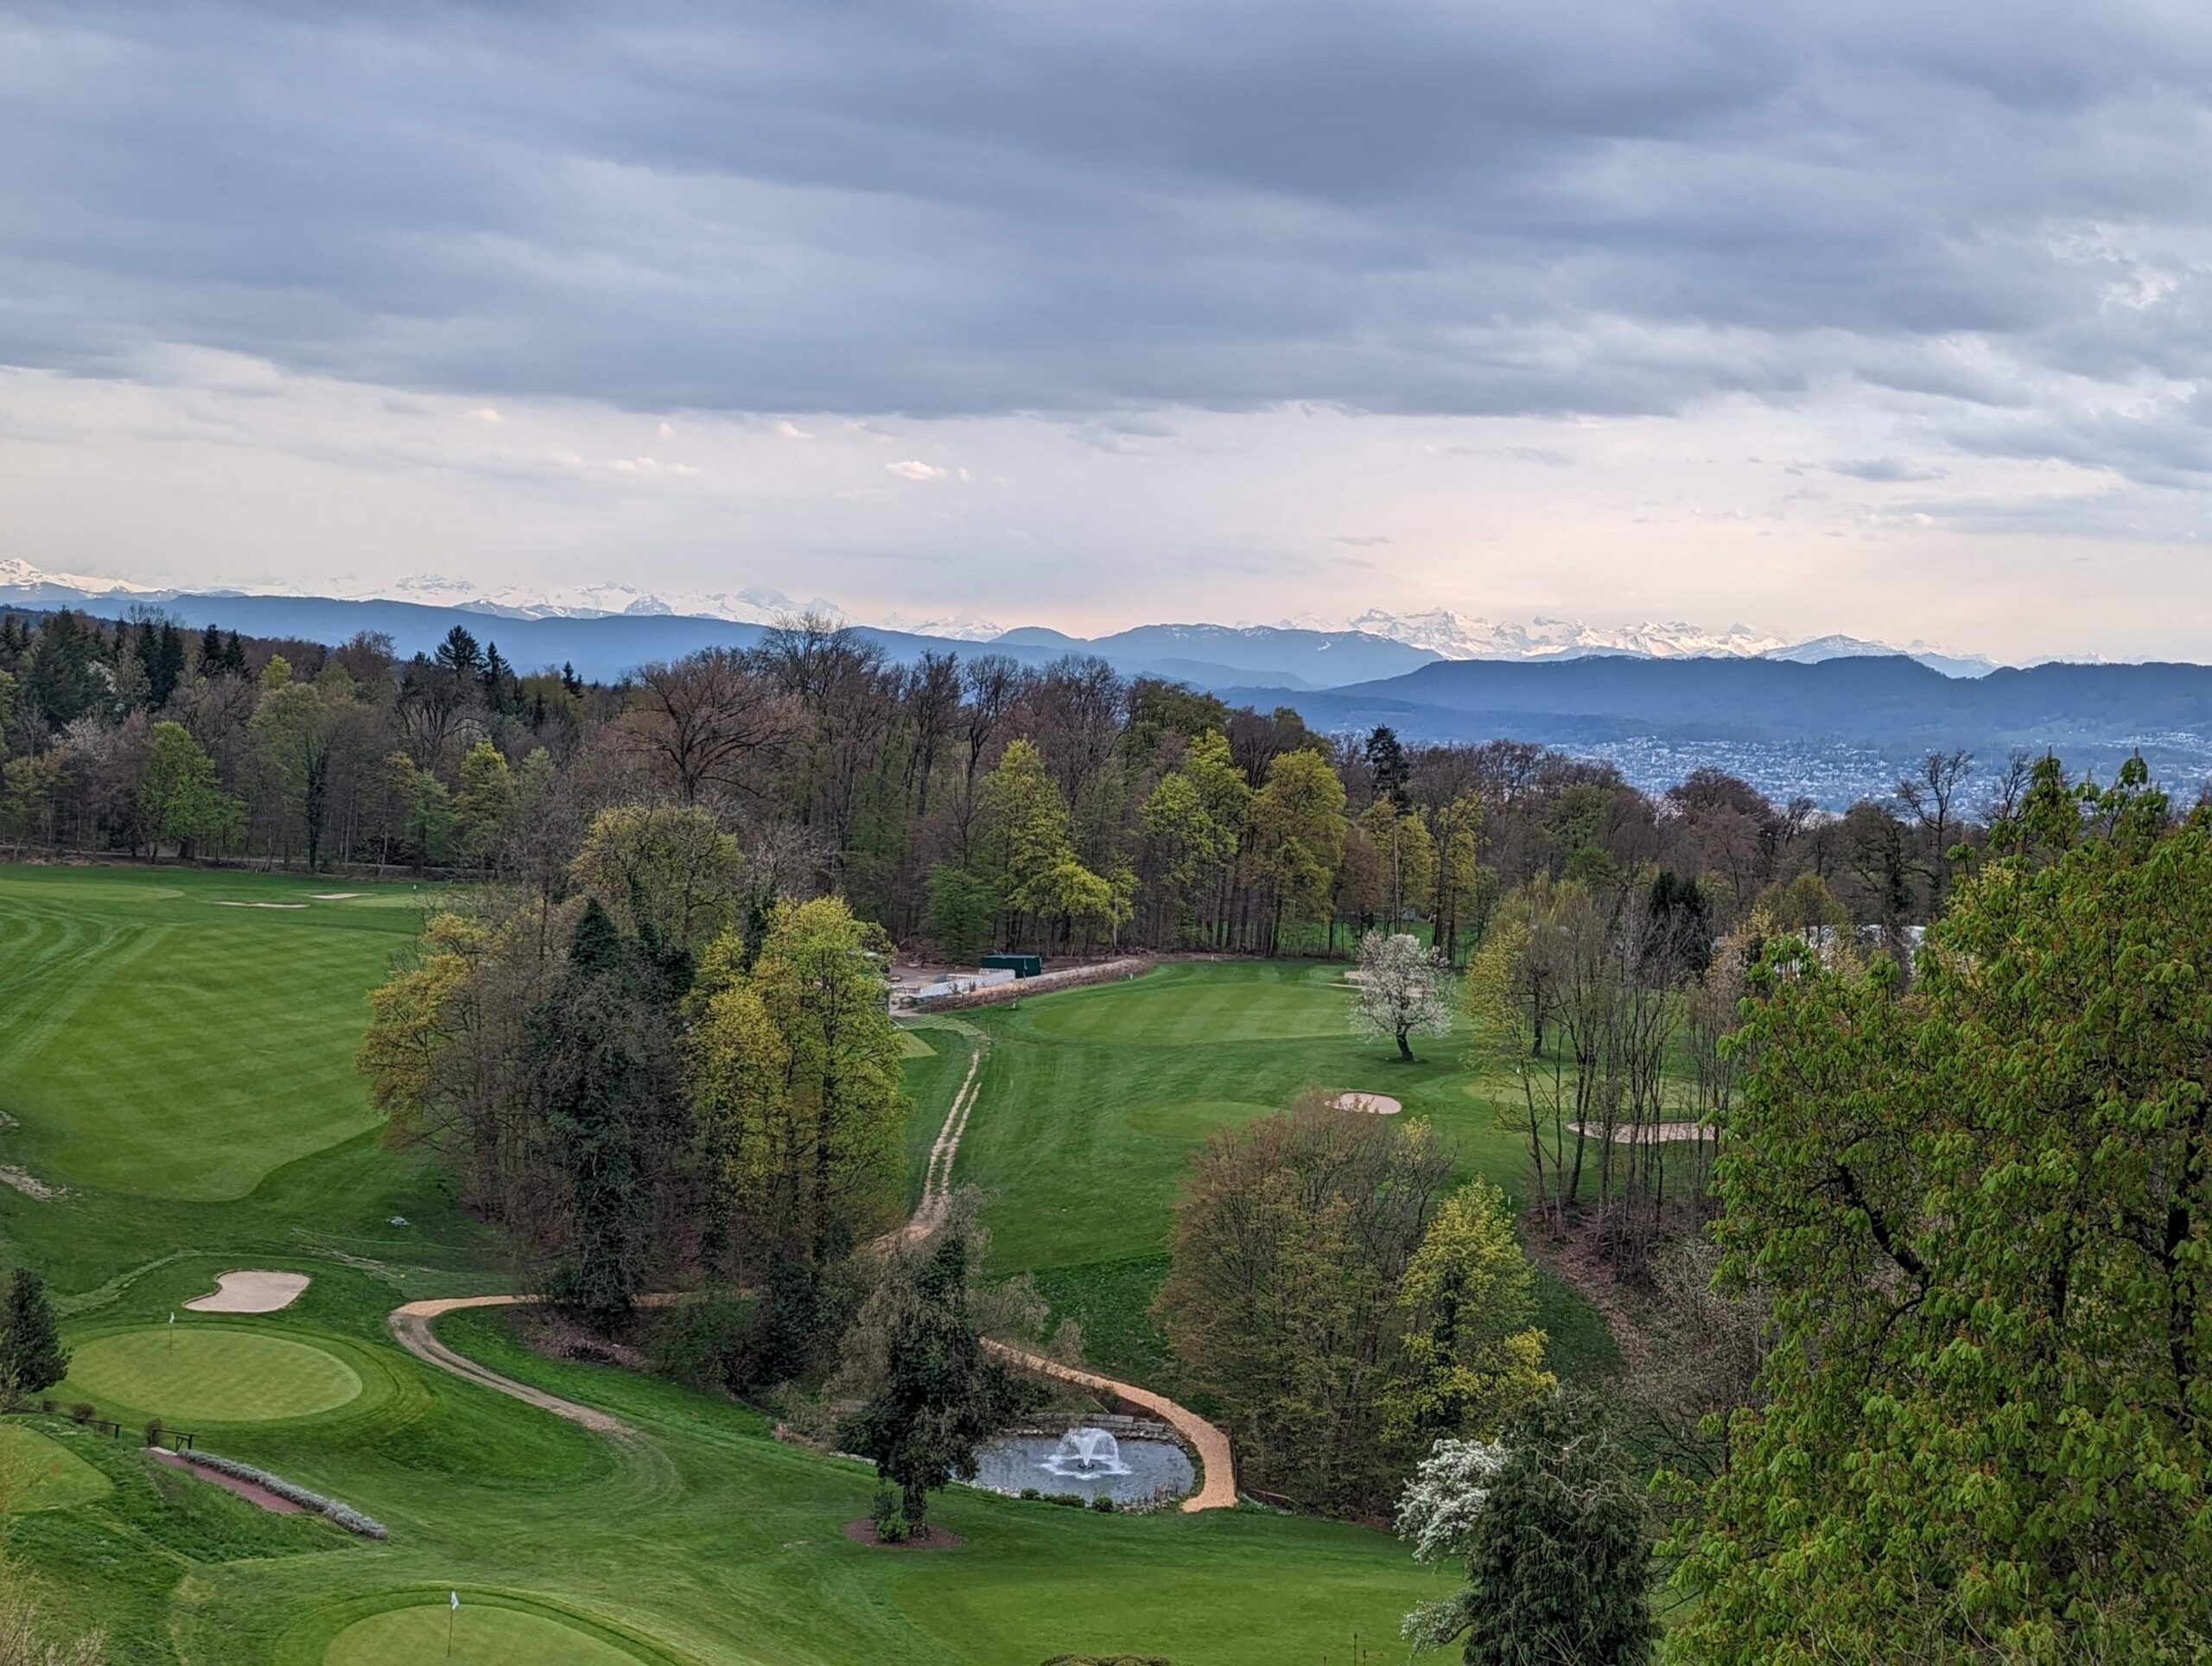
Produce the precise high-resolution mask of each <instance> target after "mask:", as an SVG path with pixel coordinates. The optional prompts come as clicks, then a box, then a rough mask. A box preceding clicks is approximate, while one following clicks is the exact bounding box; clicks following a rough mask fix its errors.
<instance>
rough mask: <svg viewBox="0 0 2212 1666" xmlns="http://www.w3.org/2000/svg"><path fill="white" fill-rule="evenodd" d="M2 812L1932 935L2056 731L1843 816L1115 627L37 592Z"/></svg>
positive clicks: (25, 829) (16, 845)
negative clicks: (332, 605)
mask: <svg viewBox="0 0 2212 1666" xmlns="http://www.w3.org/2000/svg"><path fill="white" fill-rule="evenodd" d="M494 622H495V621H491V620H487V621H486V625H487V628H488V627H489V626H491V625H492V624H493V623H494ZM0 754H3V756H0V846H4V848H6V849H9V850H10V852H12V853H14V854H16V855H23V854H30V853H36V852H79V853H98V852H114V853H121V854H124V855H137V856H140V857H144V858H149V859H152V860H155V861H163V860H171V859H175V858H179V857H186V858H195V859H201V860H207V859H217V860H226V861H251V862H257V863H263V864H267V865H270V866H277V867H283V866H297V865H305V866H308V867H310V868H312V867H315V866H317V865H319V864H320V865H327V864H348V865H352V864H374V865H377V866H379V867H382V868H404V869H407V870H410V871H416V872H437V873H455V874H485V875H491V876H495V877H499V878H501V879H505V880H510V881H515V882H517V883H518V884H522V885H525V886H532V885H534V886H537V887H541V888H543V887H548V886H549V885H550V884H551V883H552V881H553V878H554V876H556V875H557V874H560V873H563V872H564V871H565V868H566V865H567V863H568V862H569V860H570V858H571V857H572V856H573V855H574V854H575V849H577V847H578V846H579V844H580V843H581V841H582V836H583V833H584V830H585V829H586V828H587V827H588V826H589V824H590V823H591V822H592V820H593V818H594V817H595V816H596V815H597V814H598V813H599V812H600V811H603V810H606V809H607V808H610V807H613V806H615V805H621V804H637V805H647V806H654V807H661V808H696V809H701V810H703V811H707V812H708V813H709V815H711V817H713V818H714V819H715V822H716V823H717V824H718V825H719V826H721V828H722V829H723V830H726V831H728V832H729V833H731V834H732V835H734V836H735V837H736V839H737V840H738V842H739V844H740V845H741V848H742V849H743V850H744V852H745V856H746V862H747V870H748V881H747V883H748V885H749V886H751V887H753V888H754V889H755V890H756V891H758V892H760V893H762V894H772V895H778V896H796V897H802V898H804V897H806V896H812V895H819V894H826V893H836V894H838V895H841V896H842V897H844V898H845V899H847V900H848V901H849V904H850V905H851V906H852V909H853V911H854V912H855V914H857V915H859V916H860V917H861V918H863V919H868V920H871V921H873V922H874V923H875V924H877V925H880V926H881V927H882V928H883V930H884V931H885V932H887V933H888V934H889V935H890V936H891V937H892V938H893V939H894V940H895V941H897V942H899V943H900V944H910V945H912V944H922V945H933V946H934V947H936V948H937V949H938V950H939V951H942V952H943V953H944V954H945V955H946V956H947V957H950V958H954V959H957V960H965V959H969V958H971V957H973V956H974V955H975V954H976V953H978V952H980V951H983V950H987V949H991V948H1006V947H1021V948H1027V949H1037V950H1042V951H1047V952H1068V953H1083V952H1091V951H1106V950H1108V949H1109V948H1112V947H1114V946H1116V945H1119V946H1125V947H1126V946H1137V947H1142V948H1148V949H1159V950H1174V949H1211V950H1217V951H1231V952H1239V951H1242V952H1262V953H1265V952H1287V953H1313V952H1330V951H1335V952H1349V950H1350V947H1351V944H1352V943H1353V942H1354V941H1355V940H1356V939H1357V936H1358V935H1359V933H1360V932H1362V931H1363V929H1364V928H1366V927H1368V926H1370V925H1375V924H1376V923H1378V922H1384V921H1388V922H1393V923H1395V924H1397V925H1401V926H1403V925H1407V924H1414V925H1417V926H1418V927H1419V929H1421V931H1422V932H1424V934H1425V935H1426V936H1428V937H1430V938H1433V942H1434V943H1435V944H1437V945H1438V946H1439V947H1440V949H1442V950H1443V951H1444V952H1445V954H1446V957H1448V958H1450V959H1451V960H1452V961H1453V962H1455V963H1456V962H1457V961H1458V960H1459V959H1460V958H1462V957H1464V956H1465V954H1466V952H1467V951H1469V949H1470V948H1471V946H1472V944H1474V943H1475V941H1476V940H1477V939H1478V938H1479V937H1480V936H1481V935H1482V932H1483V927H1484V924H1485V922H1486V921H1487V919H1488V917H1489V914H1490V912H1491V909H1492V908H1493V907H1495V906H1497V902H1498V900H1499V899H1500V898H1502V897H1503V896H1504V895H1505V894H1506V893H1510V892H1511V891H1513V890H1514V889H1515V888H1516V887H1520V886H1522V885H1523V884H1525V883H1526V882H1527V881H1529V880H1531V879H1534V878H1537V877H1540V876H1541V877H1546V878H1549V879H1552V880H1556V881H1571V882H1573V883H1577V884H1580V885H1582V886H1585V887H1591V888H1592V890H1593V891H1596V892H1599V893H1605V892H1607V891H1609V890H1618V889H1619V888H1620V887H1624V886H1630V885H1638V884H1643V883H1647V882H1648V881H1649V880H1650V879H1651V878H1652V877H1653V876H1655V875H1658V874H1665V875H1667V876H1668V877H1669V884H1670V885H1672V886H1674V887H1676V891H1675V897H1674V900H1673V901H1672V902H1670V903H1669V911H1670V918H1673V919H1678V920H1680V921H1682V922H1683V923H1684V926H1685V930H1687V928H1688V925H1690V924H1693V923H1694V924H1695V925H1700V926H1702V925H1710V926H1711V927H1712V929H1713V931H1714V932H1716V933H1717V932H1726V931H1727V930H1728V929H1729V928H1730V927H1731V926H1732V925H1735V924H1737V923H1738V921H1739V920H1741V919H1743V918H1745V915H1746V913H1747V912H1748V911H1749V909H1750V906H1751V904H1752V902H1753V901H1754V900H1757V899H1758V897H1759V896H1760V895H1761V894H1762V893H1769V892H1770V889H1771V888H1772V887H1788V886H1789V884H1790V882H1791V881H1796V880H1797V879H1798V878H1799V877H1800V876H1801V875H1808V874H1809V875H1811V876H1812V877H1813V878H1814V879H1815V880H1817V881H1819V882H1820V886H1821V887H1822V888H1823V889H1824V890H1825V891H1826V892H1827V893H1832V895H1833V897H1834V900H1837V901H1839V902H1840V904H1841V905H1842V907H1843V909H1844V910H1845V911H1846V914H1847V919H1849V920H1850V921H1851V922H1853V923H1854V924H1856V925H1860V926H1863V927H1865V928H1866V929H1867V930H1869V931H1870V932H1877V933H1879V934H1881V935H1882V936H1883V937H1884V938H1885V940H1887V941H1888V942H1889V943H1890V944H1891V946H1892V948H1893V949H1894V950H1899V951H1901V950H1902V946H1903V944H1904V942H1905V939H1906V936H1907V933H1908V931H1909V928H1910V927H1911V926H1913V925H1917V924H1919V923H1921V922H1923V921H1924V920H1925V919H1929V917H1930V916H1931V915H1932V913H1933V912H1935V911H1936V908H1937V906H1939V905H1940V901H1941V899H1942V894H1943V893H1944V890H1945V888H1946V887H1948V884H1949V883H1950V881H1951V872H1952V862H1951V853H1952V851H1953V850H1954V849H1955V847H1957V846H1958V845H1959V844H1961V843H1969V844H1970V843H1973V842H1974V840H1975V839H1976V838H1977V837H1978V836H1979V835H1978V832H1977V828H1978V826H1979V825H1980V823H1983V822H1985V821H1986V820H1987V819H1989V817H1992V816H1994V815H2001V814H2003V813H2004V811H2005V808H2006V805H2007V803H2008V801H2009V800H2010V799H2011V798H2017V796H2018V792H2019V790H2020V787H2021V785H2022V783H2023V782H2024V779H2025V777H2024V770H2025V767H2026V766H2025V763H2024V761H2022V760H2012V762H2010V763H2009V764H2007V765H2005V766H2001V767H1998V768H1989V767H1986V766H1985V767H1984V768H1982V769H1981V770H1980V771H1979V772H1977V771H1976V769H1975V767H1974V762H1973V760H1968V759H1966V758H1964V757H1962V756H1959V755H1956V754H1951V755H1942V754H1939V755H1936V756H1933V757H1931V758H1930V759H1929V760H1928V762H1927V765H1926V766H1925V768H1924V769H1923V770H1921V771H1919V772H1916V774H1915V775H1914V776H1913V777H1912V778H1911V779H1908V780H1906V781H1904V782H1902V783H1900V785H1899V789H1898V792H1897V794H1896V795H1895V796H1894V797H1893V798H1891V799H1890V800H1888V801H1885V802H1879V803H1876V802H1869V803H1866V804H1859V805H1858V806H1856V807H1854V808H1853V810H1852V811H1850V812H1849V813H1848V814H1847V815H1844V816H1841V817H1836V816H1833V815H1827V814H1824V813H1822V812H1820V811H1816V810H1815V808H1814V807H1813V805H1812V804H1810V803H1809V802H1806V801H1798V802H1796V803H1792V804H1781V805H1777V804H1770V803H1769V802H1768V801H1767V800H1765V799H1764V798H1762V797H1760V796H1759V795H1758V793H1757V792H1753V791H1752V790H1751V788H1750V787H1748V786H1746V785H1745V784H1744V783H1743V782H1741V781H1738V780H1736V779H1733V778H1732V777H1729V776H1726V775H1725V774H1721V773H1718V772H1714V771H1709V770H1701V771H1699V772H1697V773H1694V774H1693V775H1691V776H1690V777H1689V778H1688V779H1686V780H1684V781H1683V782H1682V783H1681V785H1678V786H1676V787H1675V788H1674V789H1673V790H1672V791H1670V792H1668V793H1666V794H1663V795H1659V796H1653V795H1649V794H1646V793H1643V792H1638V791H1637V790H1635V789H1634V788H1632V787H1630V786H1629V785H1626V784H1625V783H1624V782H1623V781H1622V780H1621V779H1620V778H1619V777H1618V774H1617V773H1614V772H1613V770H1612V769H1611V767H1610V766H1606V765H1604V764H1601V763H1593V762H1589V761H1586V760H1574V759H1570V758H1567V757H1565V756H1563V755H1561V754H1558V753H1555V752H1551V751H1548V750H1546V749H1544V748H1541V747H1535V746H1529V745H1526V744H1522V743H1518V742H1515V741H1489V742H1484V743H1481V744H1472V743H1469V744H1455V745H1450V746H1408V745H1402V744H1401V743H1400V742H1399V741H1398V740H1397V739H1396V738H1395V736H1394V735H1393V734H1391V733H1390V732H1389V730H1388V729H1377V730H1375V731H1374V732H1372V733H1371V734H1365V735H1361V736H1357V737H1332V736H1328V735H1323V734H1316V733H1314V732H1313V730H1311V729H1309V728H1307V727H1306V725H1305V723H1304V722H1301V721H1300V718H1299V716H1298V715H1297V714H1296V713H1295V712H1294V711H1292V710H1289V709H1279V710H1276V711H1273V712H1260V711H1255V710H1251V709H1234V710H1232V709H1230V708H1228V707H1227V706H1226V705H1224V703H1222V702H1221V701H1220V700H1218V699H1217V698H1215V697H1214V696H1210V695H1205V694H1199V693H1194V692H1192V690H1188V689H1186V688H1184V687H1182V686H1180V685H1178V684H1168V683H1163V682H1159V681H1154V680H1150V679H1144V678H1139V679H1135V680H1134V681H1132V680H1129V679H1126V678H1123V677H1120V676H1118V675H1117V674H1116V673H1115V672H1114V671H1112V670H1111V669H1109V667H1108V666H1107V665H1105V664H1103V662H1101V661H1098V660H1096V659H1086V658H1077V657H1072V656H1071V657H1070V658H1066V659H1064V660H1062V661H1060V662H1058V664H1053V665H1052V666H1049V667H1046V668H1045V669H1043V670H1027V669H1024V668H1022V667H1020V666H1017V665H1016V664H1014V662H1013V661H1011V660H1009V659H1006V658H1001V657H998V656H995V655H991V654H988V653H985V654H980V655H977V656H976V657H973V658H968V659H964V660H963V659H957V658H953V657H951V656H950V655H942V656H925V657H924V658H921V659H920V660H918V661H917V662H916V663H914V664H894V663H893V662H891V661H889V660H887V658H885V657H884V656H883V654H882V652H880V650H879V649H877V648H875V647H874V646H872V645H869V644H868V643H866V642H863V641H861V639H857V638H855V636H853V635H852V634H851V633H849V632H845V631H842V630H838V629H836V628H832V627H831V626H829V625H827V624H825V623H823V621H820V620H806V619H801V620H792V621H791V622H789V623H788V624H787V625H785V626H783V627H781V628H779V629H777V630H775V631H772V632H771V633H770V634H769V636H768V637H767V639H766V641H765V642H764V643H763V644H762V645H760V648H758V649H757V650H755V651H753V652H732V651H723V650H713V651H708V652H701V653H698V654H695V655H692V656H690V658H685V659H683V660H679V661H677V662H674V663H671V664H651V665H646V666H644V667H641V668H640V669H639V671H638V672H637V673H636V674H635V675H634V676H633V677H630V678H628V679H627V680H626V681H624V682H622V683H620V684H614V685H602V684H586V683H584V682H582V681H581V680H580V679H578V678H577V677H575V675H574V674H573V673H570V672H568V671H556V670H538V671H520V670H518V668H516V667H514V666H512V665H511V664H508V663H507V662H506V661H505V659H504V658H502V656H501V655H500V653H499V648H498V645H497V644H496V642H495V641H490V640H486V641H479V640H478V639H475V638H474V637H473V636H471V635H470V634H469V633H467V631H465V630H463V629H461V628H458V627H456V628H455V630H454V632H453V633H451V634H450V635H449V636H448V638H447V639H446V640H445V641H444V643H443V644H442V645H441V646H440V647H439V649H438V651H437V652H435V654H430V655H418V656H416V657H415V658H411V659H405V660H402V659H397V658H395V657H394V656H393V654H392V653H391V649H390V645H389V643H388V642H386V641H385V640H384V639H379V638H376V637H373V636H363V637H358V638H356V639H353V641H351V642H348V643H346V644H343V645H337V646H327V645H321V644H316V643H308V642H296V641H269V640H242V639H240V638H239V637H238V635H237V634H236V633H223V632H219V631H217V630H215V629H213V628H212V627H209V628H207V629H201V630H194V629H189V628H186V627H184V626H181V625H180V624H178V623H177V622H175V621H173V620H167V619H163V618H160V617H155V616H149V617H147V618H143V619H140V620H121V621H113V622H109V621H102V620H93V619H91V618H88V617H86V616H84V615H81V614H71V613H68V612H56V613H51V614H37V613H12V614H0ZM1777 894H1778V893H1777ZM1799 906H1801V909H1802V906H1803V905H1802V900H1801V903H1800V905H1799ZM1813 906H1821V907H1826V906H1827V904H1826V903H1825V902H1824V901H1822V900H1820V898H1818V897H1817V896H1815V899H1814V904H1813Z"/></svg>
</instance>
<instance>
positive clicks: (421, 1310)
mask: <svg viewBox="0 0 2212 1666" xmlns="http://www.w3.org/2000/svg"><path fill="white" fill-rule="evenodd" d="M535 1300H537V1298H536V1297H535V1296H448V1297H446V1298H444V1299H443V1300H436V1301H410V1302H406V1303H404V1304H403V1305H401V1306H399V1307H395V1308H393V1309H392V1310H391V1316H390V1317H389V1318H388V1319H386V1321H385V1322H386V1323H387V1324H389V1325H390V1326H391V1339H392V1340H393V1341H395V1342H397V1344H399V1345H400V1346H401V1347H403V1348H404V1349H406V1350H407V1351H408V1352H410V1353H411V1354H413V1355H414V1356H415V1357H416V1358H417V1359H420V1360H422V1361H423V1362H424V1363H425V1364H431V1365H435V1366H436V1367H437V1368H438V1369H439V1370H442V1371H451V1372H452V1373H453V1374H454V1376H455V1377H466V1378H467V1380H468V1381H469V1382H471V1383H480V1384H481V1385H482V1386H483V1387H485V1388H487V1389H493V1390H495V1391H497V1392H498V1393H500V1394H504V1395H509V1396H512V1397H513V1398H515V1399H517V1400H520V1401H523V1402H526V1403H528V1404H530V1405H533V1406H536V1407H537V1408H538V1409H539V1410H541V1411H550V1412H551V1413H552V1414H553V1415H555V1416H556V1417H565V1418H567V1419H568V1420H569V1421H570V1422H571V1423H580V1424H582V1426H583V1427H584V1428H588V1429H591V1430H593V1431H594V1432H595V1433H597V1434H635V1433H636V1431H635V1430H634V1429H632V1428H631V1427H630V1426H629V1425H628V1424H627V1423H626V1422H624V1421H622V1420H621V1419H620V1418H619V1417H615V1416H613V1415H609V1414H608V1413H607V1412H603V1411H599V1410H596V1409H594V1408H592V1407H590V1406H580V1405H578V1404H577V1403H576V1402H575V1401H573V1400H563V1398H561V1396H559V1395H557V1394H548V1393H546V1392H545V1390H544V1389H533V1388H531V1386H530V1384H529V1383H518V1382H516V1381H515V1380H514V1378H512V1377H502V1376H500V1375H499V1372H497V1371H495V1370H490V1369H489V1368H487V1367H486V1366H483V1365H480V1364H477V1363H476V1362H475V1361H474V1360H473V1359H471V1358H468V1357H467V1355H466V1354H458V1353H455V1352H454V1351H453V1350H452V1349H451V1348H448V1346H446V1345H445V1344H444V1343H442V1342H441V1341H439V1340H438V1339H437V1338H436V1337H435V1336H434V1335H433V1334H432V1333H431V1331H430V1322H431V1320H433V1319H436V1318H438V1317H439V1316H440V1315H441V1314H444V1313H453V1312H454V1311H455V1310H456V1309H458V1308H461V1307H515V1306H517V1305H518V1304H523V1303H527V1302H531V1301H535Z"/></svg>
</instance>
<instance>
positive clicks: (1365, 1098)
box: [1329, 1093, 1405, 1116]
mask: <svg viewBox="0 0 2212 1666" xmlns="http://www.w3.org/2000/svg"><path fill="white" fill-rule="evenodd" d="M1329 1103H1330V1105H1331V1107H1332V1109H1334V1110H1363V1111H1365V1112H1366V1113H1367V1114H1368V1115H1369V1116H1396V1115H1397V1114H1398V1113H1399V1112H1400V1111H1402V1110H1404V1109H1405V1107H1404V1106H1403V1105H1402V1104H1400V1103H1398V1102H1397V1101H1396V1100H1395V1099H1393V1098H1392V1097H1390V1096H1389V1094H1387V1093H1339V1094H1338V1096H1337V1097H1335V1098H1333V1099H1332V1100H1330V1101H1329Z"/></svg>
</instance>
